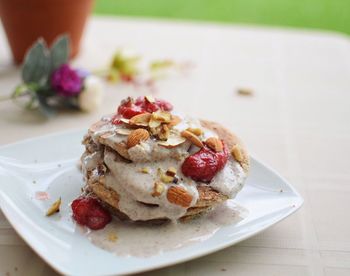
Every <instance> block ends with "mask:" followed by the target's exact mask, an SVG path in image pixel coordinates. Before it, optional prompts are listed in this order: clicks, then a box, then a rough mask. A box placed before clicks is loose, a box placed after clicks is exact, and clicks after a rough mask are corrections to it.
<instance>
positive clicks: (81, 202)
mask: <svg viewBox="0 0 350 276" xmlns="http://www.w3.org/2000/svg"><path fill="white" fill-rule="evenodd" d="M71 207H72V211H73V218H74V219H75V221H76V222H77V223H79V224H81V225H86V226H87V227H89V228H90V229H93V230H98V229H102V228H104V227H105V226H106V225H107V224H108V223H109V222H110V221H111V220H112V217H111V215H110V214H109V213H108V212H107V211H106V210H105V209H104V208H103V207H102V206H101V204H100V203H99V202H98V200H97V199H96V198H93V197H79V198H77V199H75V200H74V201H73V202H72V205H71Z"/></svg>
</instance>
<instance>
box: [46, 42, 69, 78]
mask: <svg viewBox="0 0 350 276" xmlns="http://www.w3.org/2000/svg"><path fill="white" fill-rule="evenodd" d="M69 50H70V49H69V38H68V35H60V36H58V37H57V38H56V40H55V42H54V43H53V45H52V47H51V50H50V56H51V72H52V71H53V70H55V69H56V68H58V67H59V66H61V65H62V64H64V63H67V62H68V58H69Z"/></svg>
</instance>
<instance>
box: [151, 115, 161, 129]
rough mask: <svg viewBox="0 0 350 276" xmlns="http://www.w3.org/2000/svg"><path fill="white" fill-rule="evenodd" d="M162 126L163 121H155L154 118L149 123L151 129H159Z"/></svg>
mask: <svg viewBox="0 0 350 276" xmlns="http://www.w3.org/2000/svg"><path fill="white" fill-rule="evenodd" d="M161 124H162V122H161V121H158V120H156V119H154V118H153V117H151V119H150V121H149V123H148V126H149V127H150V128H157V127H159V126H160V125H161Z"/></svg>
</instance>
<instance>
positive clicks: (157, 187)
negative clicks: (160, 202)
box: [152, 182, 164, 197]
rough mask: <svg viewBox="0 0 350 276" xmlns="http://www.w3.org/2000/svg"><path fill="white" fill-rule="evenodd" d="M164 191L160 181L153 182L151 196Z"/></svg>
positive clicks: (158, 194)
mask: <svg viewBox="0 0 350 276" xmlns="http://www.w3.org/2000/svg"><path fill="white" fill-rule="evenodd" d="M163 191H164V184H163V183H161V182H155V183H154V186H153V193H152V196H153V197H156V196H157V197H158V196H160V195H161V194H162V193H163Z"/></svg>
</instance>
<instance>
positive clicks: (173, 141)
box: [158, 134, 186, 148]
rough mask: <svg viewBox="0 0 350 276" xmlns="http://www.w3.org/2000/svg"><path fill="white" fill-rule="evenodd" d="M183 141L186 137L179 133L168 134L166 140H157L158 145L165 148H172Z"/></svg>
mask: <svg viewBox="0 0 350 276" xmlns="http://www.w3.org/2000/svg"><path fill="white" fill-rule="evenodd" d="M184 142H186V138H184V137H182V136H179V135H174V134H170V135H169V137H168V140H166V141H160V142H158V145H160V146H162V147H165V148H174V147H177V146H179V145H181V144H183V143H184Z"/></svg>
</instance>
